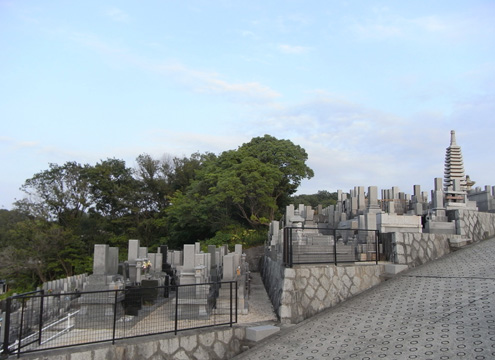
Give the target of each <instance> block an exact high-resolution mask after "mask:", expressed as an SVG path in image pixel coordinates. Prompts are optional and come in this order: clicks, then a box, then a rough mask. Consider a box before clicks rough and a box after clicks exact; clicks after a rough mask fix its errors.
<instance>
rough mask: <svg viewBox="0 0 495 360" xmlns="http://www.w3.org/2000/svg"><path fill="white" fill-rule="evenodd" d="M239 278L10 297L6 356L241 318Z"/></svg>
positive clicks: (5, 327)
mask: <svg viewBox="0 0 495 360" xmlns="http://www.w3.org/2000/svg"><path fill="white" fill-rule="evenodd" d="M237 295H238V294H237V283H236V282H235V281H229V282H219V283H203V284H191V285H174V286H161V287H142V286H140V287H126V288H125V289H115V290H104V291H89V292H74V293H63V294H47V293H45V292H44V291H43V290H41V291H35V292H31V293H26V294H21V295H16V296H12V297H10V298H8V299H7V306H6V312H5V314H4V319H3V323H2V327H3V329H2V332H3V334H4V336H3V339H0V341H2V340H3V344H2V346H1V348H0V350H1V351H0V353H2V355H5V354H6V355H12V354H17V355H18V357H19V356H20V354H23V353H29V352H34V351H40V350H46V349H54V348H62V347H69V346H76V345H83V344H91V343H98V342H112V343H115V341H117V340H121V339H126V338H131V337H139V336H146V335H154V334H162V333H175V334H177V332H179V331H183V330H189V329H197V328H204V327H211V326H220V325H230V326H232V324H234V323H236V322H237V303H238V302H237Z"/></svg>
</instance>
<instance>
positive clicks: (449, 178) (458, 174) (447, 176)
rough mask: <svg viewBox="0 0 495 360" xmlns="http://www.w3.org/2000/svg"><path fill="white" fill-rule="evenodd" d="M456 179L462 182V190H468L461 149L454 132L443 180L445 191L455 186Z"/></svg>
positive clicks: (446, 156) (446, 157)
mask: <svg viewBox="0 0 495 360" xmlns="http://www.w3.org/2000/svg"><path fill="white" fill-rule="evenodd" d="M454 179H459V180H460V182H461V189H462V190H466V189H467V186H466V176H465V175H464V164H463V162H462V153H461V147H460V146H459V145H457V143H456V140H455V131H454V130H452V131H451V132H450V146H449V147H448V148H447V151H446V154H445V171H444V180H443V186H444V188H445V190H448V188H449V187H450V186H454Z"/></svg>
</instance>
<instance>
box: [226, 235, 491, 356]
mask: <svg viewBox="0 0 495 360" xmlns="http://www.w3.org/2000/svg"><path fill="white" fill-rule="evenodd" d="M494 256H495V239H490V240H486V241H483V242H481V243H477V244H473V245H470V246H467V247H466V248H464V249H461V250H459V251H457V252H455V253H452V254H449V255H447V256H445V257H443V258H441V259H439V260H436V261H433V262H431V263H429V264H425V265H422V266H420V267H418V268H415V269H411V270H409V271H407V272H404V273H402V274H401V275H399V276H396V277H395V278H393V279H391V280H389V281H386V282H384V283H382V284H380V285H378V286H376V287H375V288H372V289H370V290H368V291H365V292H363V293H361V294H360V295H358V296H356V297H354V298H352V299H350V300H348V301H346V302H344V303H341V304H340V305H338V306H336V307H334V308H331V309H328V310H326V311H324V312H322V313H320V314H318V315H316V316H314V317H313V318H311V319H308V320H306V321H304V322H302V323H300V324H297V325H294V326H292V327H287V328H284V329H282V330H281V331H280V332H278V333H277V334H276V335H274V336H272V337H270V338H267V339H265V340H263V341H262V342H260V343H258V344H257V345H256V346H255V347H253V348H252V349H250V350H248V351H246V352H244V353H242V354H240V355H238V356H237V357H235V360H242V359H250V360H254V359H264V360H266V359H304V360H314V359H334V360H344V359H362V360H364V359H367V360H370V359H400V360H402V359H435V360H437V359H470V360H471V359H476V360H478V359H495V261H494Z"/></svg>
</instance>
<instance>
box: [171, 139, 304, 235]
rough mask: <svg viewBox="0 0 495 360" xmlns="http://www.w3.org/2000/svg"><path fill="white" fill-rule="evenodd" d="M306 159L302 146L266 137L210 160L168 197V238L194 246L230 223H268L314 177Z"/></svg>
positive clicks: (251, 225)
mask: <svg viewBox="0 0 495 360" xmlns="http://www.w3.org/2000/svg"><path fill="white" fill-rule="evenodd" d="M306 160H307V154H306V152H305V151H304V149H302V148H301V147H300V146H297V145H294V144H293V143H292V142H291V141H290V140H278V139H276V138H274V137H272V136H269V135H265V136H263V137H258V138H254V139H252V140H251V141H250V142H249V143H246V144H243V145H242V146H240V147H239V148H238V149H237V150H230V151H225V152H223V153H222V154H221V155H220V156H218V157H215V158H211V159H209V160H208V161H206V162H205V163H204V165H203V166H202V167H201V168H200V169H199V170H197V171H196V176H195V179H194V181H193V182H192V183H191V185H190V186H189V187H187V189H186V190H185V191H181V192H177V193H176V194H175V196H174V197H172V199H171V203H172V205H171V207H170V208H169V209H168V210H167V212H168V214H169V216H170V217H169V222H170V224H171V227H172V228H171V229H172V235H174V234H180V236H181V237H182V239H183V240H184V241H185V242H192V241H196V240H200V239H204V238H207V237H209V236H212V234H214V233H215V232H217V231H219V230H221V229H222V228H224V227H227V226H230V225H232V224H233V223H241V224H245V225H247V226H250V227H252V228H257V227H259V226H264V225H268V224H269V222H270V221H271V220H274V219H275V218H276V217H277V216H278V215H279V213H278V211H279V208H280V207H281V206H285V204H286V203H287V201H288V199H289V196H290V195H291V194H293V193H294V192H295V191H296V190H297V187H298V186H299V185H300V183H301V181H302V179H304V178H310V177H312V176H313V171H312V170H311V169H310V168H309V167H308V166H307V165H306ZM198 222H201V224H202V226H199V224H198ZM194 237H196V238H194Z"/></svg>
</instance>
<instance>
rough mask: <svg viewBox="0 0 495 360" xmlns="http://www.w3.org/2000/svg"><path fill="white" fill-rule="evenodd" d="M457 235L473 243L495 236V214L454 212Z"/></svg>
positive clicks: (467, 211)
mask: <svg viewBox="0 0 495 360" xmlns="http://www.w3.org/2000/svg"><path fill="white" fill-rule="evenodd" d="M455 220H456V229H457V233H458V234H460V235H462V236H464V237H467V238H469V239H471V240H472V241H474V242H477V241H481V240H485V239H487V238H489V237H493V236H495V214H493V213H486V212H479V211H473V210H456V211H455Z"/></svg>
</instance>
